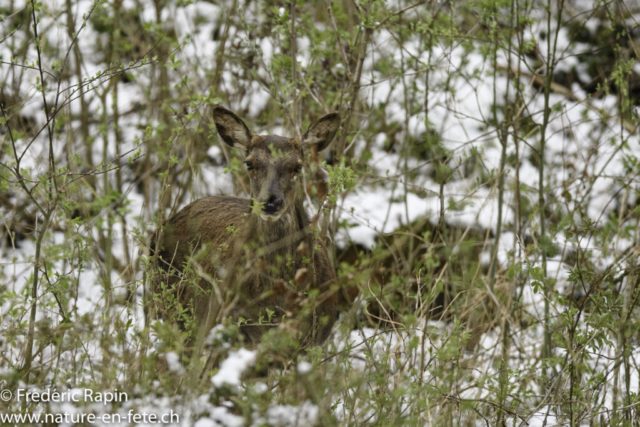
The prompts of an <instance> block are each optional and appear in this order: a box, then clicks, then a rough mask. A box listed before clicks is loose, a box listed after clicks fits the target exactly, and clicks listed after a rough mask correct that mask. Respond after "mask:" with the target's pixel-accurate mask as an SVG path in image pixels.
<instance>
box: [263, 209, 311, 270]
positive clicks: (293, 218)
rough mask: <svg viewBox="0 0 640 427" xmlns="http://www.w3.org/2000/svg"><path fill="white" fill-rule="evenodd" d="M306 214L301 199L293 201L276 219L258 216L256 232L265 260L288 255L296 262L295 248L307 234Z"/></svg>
mask: <svg viewBox="0 0 640 427" xmlns="http://www.w3.org/2000/svg"><path fill="white" fill-rule="evenodd" d="M307 222H308V219H307V215H306V212H305V211H304V206H303V204H302V201H301V200H299V201H297V202H296V203H294V204H293V205H292V206H291V207H289V209H288V210H287V211H286V212H284V213H283V214H282V216H281V217H280V218H279V219H278V220H277V221H269V222H267V221H264V220H262V219H259V218H258V224H257V232H258V236H259V239H260V242H261V245H262V247H263V248H264V257H265V259H266V260H267V261H275V260H276V259H278V258H280V259H281V260H282V259H286V258H287V257H290V259H292V260H293V261H294V264H297V258H298V256H297V255H296V249H297V248H298V245H299V244H300V242H301V241H302V240H303V239H305V238H306V236H307V234H308V227H307V224H306V223H307Z"/></svg>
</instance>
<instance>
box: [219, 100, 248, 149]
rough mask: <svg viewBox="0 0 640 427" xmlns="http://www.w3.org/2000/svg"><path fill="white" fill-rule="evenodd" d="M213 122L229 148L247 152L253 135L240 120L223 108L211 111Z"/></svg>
mask: <svg viewBox="0 0 640 427" xmlns="http://www.w3.org/2000/svg"><path fill="white" fill-rule="evenodd" d="M213 121H214V122H215V123H216V129H218V133H219V134H220V136H221V137H222V139H223V140H224V142H226V143H227V145H229V146H230V147H233V148H239V149H241V150H245V151H246V150H247V148H249V142H251V137H252V136H253V134H252V133H251V131H250V130H249V128H248V127H247V125H245V124H244V122H243V121H242V120H241V119H240V117H238V116H236V115H235V114H233V113H232V112H231V111H229V110H227V109H226V108H224V107H220V106H218V107H215V108H214V109H213Z"/></svg>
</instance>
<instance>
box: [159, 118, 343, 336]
mask: <svg viewBox="0 0 640 427" xmlns="http://www.w3.org/2000/svg"><path fill="white" fill-rule="evenodd" d="M213 117H214V121H215V124H216V128H217V130H218V133H219V135H220V137H221V138H222V140H224V142H225V143H226V144H228V145H229V146H231V147H233V148H236V149H239V150H242V151H243V152H244V154H245V158H246V161H245V164H246V165H247V169H248V175H249V181H250V193H251V194H250V195H251V199H243V198H239V197H227V196H216V197H205V198H203V199H199V200H196V201H195V202H193V203H191V204H189V205H187V206H186V207H184V208H183V209H182V210H181V211H180V212H178V213H177V214H176V215H175V216H173V217H171V218H170V219H168V220H167V221H165V222H164V224H163V227H162V229H161V230H160V231H159V233H158V244H156V245H155V248H156V253H157V255H158V258H159V265H160V266H161V267H162V268H163V270H164V271H165V272H167V273H169V272H171V271H172V269H175V272H177V273H178V274H166V275H165V278H164V279H162V280H156V281H154V283H155V285H154V286H153V287H152V292H153V293H154V295H155V300H156V301H157V307H158V309H159V312H160V314H161V315H162V316H163V317H165V318H167V319H168V318H170V317H171V315H170V313H169V311H171V310H172V309H170V308H169V307H170V304H167V303H166V302H167V301H168V300H167V299H166V298H171V296H173V297H175V299H174V301H177V302H178V303H179V305H177V306H178V307H182V308H190V309H191V310H192V317H193V319H194V320H195V323H196V326H197V328H198V329H199V333H200V334H201V335H202V333H206V332H208V330H209V329H210V328H211V327H212V326H213V325H215V324H217V323H219V322H221V321H222V320H223V319H226V318H229V317H231V318H232V319H234V320H237V319H239V318H241V317H242V318H244V319H246V320H247V324H245V325H243V326H241V330H242V332H243V333H244V334H245V336H246V337H247V338H248V340H249V341H250V342H252V343H254V344H256V343H258V342H259V341H260V339H261V337H262V334H263V333H264V332H266V330H267V329H268V328H269V327H273V326H274V325H275V324H278V323H280V322H281V320H282V319H283V317H286V318H287V319H290V320H289V321H288V322H287V324H286V325H287V331H289V332H290V333H291V334H293V335H295V338H296V339H298V340H300V342H301V343H302V344H303V345H312V344H321V343H322V342H324V341H325V340H326V338H327V337H328V336H329V333H330V331H331V327H332V325H333V324H334V322H335V320H336V316H337V314H336V304H337V297H336V276H335V272H334V270H333V267H332V265H331V263H330V261H329V258H328V256H327V252H326V249H325V247H324V245H323V244H322V242H321V240H322V239H318V238H316V237H314V230H313V227H311V225H310V221H309V217H308V215H307V213H306V212H305V209H304V206H303V199H304V189H303V186H302V176H301V170H302V168H303V167H304V166H307V157H306V156H307V155H308V153H309V152H311V151H313V152H315V151H316V150H317V151H320V150H323V149H325V148H326V147H327V146H328V145H329V143H330V142H331V141H332V140H333V137H334V136H335V134H336V132H337V130H338V127H339V125H340V118H339V117H338V116H337V115H336V114H329V115H326V116H324V117H322V118H321V119H320V120H318V121H317V122H316V123H314V124H312V125H311V126H310V127H309V129H308V130H307V131H306V132H305V134H304V135H303V136H302V138H297V137H295V138H285V137H281V136H272V135H269V136H260V135H255V134H253V133H252V132H251V131H249V128H248V127H247V126H246V125H245V124H244V122H243V121H242V120H241V119H240V118H238V117H237V116H236V115H235V114H234V113H232V112H231V111H229V110H227V109H225V108H222V107H216V108H215V109H214V112H213ZM187 261H189V264H190V265H191V270H192V271H194V272H195V273H192V274H193V275H195V277H196V279H195V281H194V280H192V281H189V280H185V278H184V277H183V276H184V275H181V274H180V272H183V270H184V269H185V263H187ZM160 283H162V285H160V286H159V284H160ZM163 298H164V299H165V301H163ZM171 306H172V307H176V304H175V303H174V304H173V305H171ZM270 312H271V313H272V314H271V315H270V314H269V313H270ZM174 315H175V313H174ZM269 317H271V321H270V322H267V319H269ZM173 318H175V316H174V317H173ZM280 325H281V326H284V325H285V324H284V323H280Z"/></svg>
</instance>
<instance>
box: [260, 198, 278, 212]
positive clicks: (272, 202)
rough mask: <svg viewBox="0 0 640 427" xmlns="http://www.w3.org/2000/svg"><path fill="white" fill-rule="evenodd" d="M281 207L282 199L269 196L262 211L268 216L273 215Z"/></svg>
mask: <svg viewBox="0 0 640 427" xmlns="http://www.w3.org/2000/svg"><path fill="white" fill-rule="evenodd" d="M281 207H282V199H281V198H280V197H278V196H271V197H269V200H267V202H266V203H265V204H264V207H263V208H262V211H263V212H264V213H268V214H274V213H276V212H278V211H279V210H280V208H281Z"/></svg>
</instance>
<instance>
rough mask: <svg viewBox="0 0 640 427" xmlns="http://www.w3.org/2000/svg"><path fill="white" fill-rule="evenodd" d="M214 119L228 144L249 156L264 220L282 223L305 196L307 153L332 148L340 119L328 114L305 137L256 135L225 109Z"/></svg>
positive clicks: (218, 109)
mask: <svg viewBox="0 0 640 427" xmlns="http://www.w3.org/2000/svg"><path fill="white" fill-rule="evenodd" d="M213 119H214V121H215V124H216V129H218V133H219V134H220V136H221V137H222V139H223V140H224V142H225V143H226V144H227V145H229V146H230V147H233V148H235V149H238V150H241V151H243V152H244V155H245V162H244V164H245V166H246V167H247V171H248V173H249V181H250V192H251V198H252V199H253V200H256V201H258V202H259V203H260V204H261V205H262V211H261V213H260V218H261V219H262V220H263V221H267V222H271V221H277V220H279V219H280V218H281V217H282V215H283V214H284V213H285V212H287V211H289V210H290V209H292V208H293V207H294V205H295V201H296V199H297V198H298V197H300V196H301V195H302V193H301V192H302V191H303V189H302V186H301V178H300V173H301V171H302V169H303V167H305V166H306V161H307V160H306V157H305V151H306V150H317V151H318V152H319V151H322V150H324V149H325V148H327V147H328V146H329V144H330V143H331V141H332V140H333V137H334V136H335V134H336V132H337V131H338V128H339V127H340V117H339V116H338V115H337V114H335V113H332V114H327V115H326V116H324V117H322V118H320V120H318V121H317V122H315V123H314V124H312V125H311V126H309V129H307V131H306V132H305V133H304V135H303V136H302V138H298V137H294V138H286V137H282V136H276V135H256V134H254V133H253V132H251V131H250V130H249V128H248V127H247V125H246V124H245V123H244V122H243V121H242V120H241V119H240V118H239V117H238V116H236V115H235V114H234V113H232V112H231V111H229V110H227V109H226V108H223V107H216V108H215V109H214V110H213Z"/></svg>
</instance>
